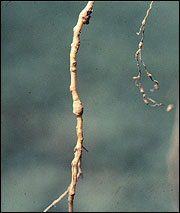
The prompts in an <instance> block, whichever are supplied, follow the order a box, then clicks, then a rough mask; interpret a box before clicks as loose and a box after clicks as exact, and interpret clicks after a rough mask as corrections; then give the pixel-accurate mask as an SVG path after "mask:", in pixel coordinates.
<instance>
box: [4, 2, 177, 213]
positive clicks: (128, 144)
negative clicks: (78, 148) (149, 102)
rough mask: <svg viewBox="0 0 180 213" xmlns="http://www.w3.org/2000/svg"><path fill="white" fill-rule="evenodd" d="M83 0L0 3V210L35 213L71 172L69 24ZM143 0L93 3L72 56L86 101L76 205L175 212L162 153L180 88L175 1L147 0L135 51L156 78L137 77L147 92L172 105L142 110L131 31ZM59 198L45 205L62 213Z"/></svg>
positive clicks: (59, 189) (63, 208) (140, 14)
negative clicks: (166, 108)
mask: <svg viewBox="0 0 180 213" xmlns="http://www.w3.org/2000/svg"><path fill="white" fill-rule="evenodd" d="M86 3H87V2H84V1H83V2H65V1H62V2H58V1H44V2H43V1H42V2H39V1H30V2H25V1H21V2H17V1H12V2H11V1H6V2H5V1H4V2H2V4H1V12H2V15H1V18H2V21H1V26H2V27H1V29H2V34H1V35H2V38H1V47H2V49H1V54H2V56H1V59H2V64H1V68H2V80H1V83H2V86H1V88H2V104H1V105H2V112H1V114H2V120H1V122H2V128H1V129H2V137H1V138H2V145H1V148H2V180H1V184H2V191H1V195H2V201H1V202H2V203H1V204H2V211H29V212H32V211H34V212H37V211H40V212H42V211H43V209H45V208H46V207H47V206H48V205H49V204H50V203H51V202H52V201H53V200H54V199H56V198H57V197H58V196H59V195H60V194H61V193H63V192H64V191H65V190H66V188H67V186H68V185H69V183H70V179H71V160H72V158H73V149H74V146H75V143H76V132H75V131H76V130H75V126H76V118H75V116H74V115H73V113H72V98H71V93H70V92H69V85H70V73H69V53H70V45H71V42H72V36H73V31H72V29H73V27H74V26H75V25H76V23H77V19H78V15H79V13H80V11H81V10H82V9H83V8H84V7H85V5H86ZM149 3H150V2H146V1H142V2H140V1H137V2H130V1H128V2H125V1H123V2H110V1H109V2H95V5H94V7H93V13H92V17H91V19H90V24H89V25H86V26H83V29H82V32H81V36H80V40H81V45H80V48H79V52H78V55H77V89H78V93H79V96H80V99H81V101H82V103H83V106H84V114H83V119H84V126H83V129H84V146H85V147H86V148H87V149H88V151H89V152H88V153H87V152H85V151H83V158H82V168H83V172H84V178H83V179H80V180H79V181H78V184H77V188H76V196H75V202H74V209H75V211H126V212H135V211H138V212H142V211H145V212H148V211H152V212H155V211H161V212H163V211H164V212H168V211H178V208H177V206H176V202H175V200H174V198H173V195H172V192H171V191H172V188H171V187H170V184H169V182H168V171H167V156H168V151H169V147H170V139H171V135H172V129H173V124H174V118H175V112H176V108H177V107H176V105H177V97H178V93H179V92H178V89H179V88H178V87H179V80H178V77H179V3H178V2H175V1H174V2H173V1H167V2H165V1H161V2H159V1H158V2H155V3H154V4H153V8H152V10H151V12H150V14H149V17H148V19H147V23H146V29H145V40H144V46H143V50H142V57H143V59H144V62H145V63H146V65H147V69H148V71H149V72H150V73H152V74H153V76H154V78H155V79H157V80H158V81H159V82H160V90H159V91H157V92H156V93H154V94H152V95H151V94H150V93H149V92H148V90H149V89H150V88H152V86H153V83H152V82H151V81H150V80H149V79H148V78H147V77H146V75H143V84H144V88H145V90H146V91H147V93H148V94H149V95H150V96H151V97H154V98H155V99H156V100H157V101H158V102H163V103H166V104H169V103H172V104H174V105H175V107H174V109H173V110H172V111H171V112H169V113H167V112H165V111H164V108H162V107H159V108H150V107H148V106H146V105H145V104H144V102H143V100H142V96H141V94H140V93H139V90H138V88H137V87H136V86H135V84H134V80H133V78H132V77H133V76H136V75H137V66H136V60H135V52H136V51H137V48H138V43H139V41H140V37H138V36H137V35H136V32H137V31H138V30H139V27H140V24H141V22H142V20H143V18H144V16H145V14H146V11H147V9H148V8H149ZM67 209H68V208H67V197H66V198H64V199H63V200H62V201H61V202H60V203H59V204H58V205H57V206H56V208H53V209H52V210H51V211H67Z"/></svg>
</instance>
